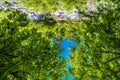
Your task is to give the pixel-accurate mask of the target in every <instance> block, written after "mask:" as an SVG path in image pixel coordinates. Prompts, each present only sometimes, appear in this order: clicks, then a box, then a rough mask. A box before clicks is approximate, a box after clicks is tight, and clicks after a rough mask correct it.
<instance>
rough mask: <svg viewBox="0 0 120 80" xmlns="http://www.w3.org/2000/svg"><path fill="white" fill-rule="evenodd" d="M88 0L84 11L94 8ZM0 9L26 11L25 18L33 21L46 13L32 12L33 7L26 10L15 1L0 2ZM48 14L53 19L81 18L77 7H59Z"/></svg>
mask: <svg viewBox="0 0 120 80" xmlns="http://www.w3.org/2000/svg"><path fill="white" fill-rule="evenodd" d="M91 2H92V1H91V0H90V1H88V3H87V6H88V10H86V12H88V11H91V10H93V11H94V10H95V9H96V5H95V4H93V3H94V2H92V3H91ZM6 4H8V5H9V7H7V6H6ZM0 9H2V10H4V11H8V10H10V9H14V10H19V11H20V13H26V14H27V18H28V19H30V20H33V21H39V20H41V19H42V17H43V16H45V15H46V14H45V13H43V12H34V10H33V9H31V10H27V9H26V8H24V7H22V6H21V5H20V4H19V3H17V2H0ZM49 14H50V15H51V16H52V17H53V19H55V20H57V21H61V20H62V21H63V20H77V21H79V20H81V17H80V16H79V14H78V10H77V9H73V10H71V11H69V12H67V11H65V10H63V9H59V10H57V11H54V12H53V11H51V12H49Z"/></svg>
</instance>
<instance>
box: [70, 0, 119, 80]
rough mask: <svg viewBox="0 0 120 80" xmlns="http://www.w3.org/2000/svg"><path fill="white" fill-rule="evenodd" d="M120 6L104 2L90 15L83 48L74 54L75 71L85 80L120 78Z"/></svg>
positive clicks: (86, 21)
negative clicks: (105, 4)
mask: <svg viewBox="0 0 120 80" xmlns="http://www.w3.org/2000/svg"><path fill="white" fill-rule="evenodd" d="M119 12H120V5H118V4H116V5H115V4H113V3H112V2H111V3H109V4H108V5H107V6H106V7H104V6H103V5H100V6H99V7H98V11H97V12H90V13H89V14H86V13H85V15H86V17H88V18H89V19H87V20H83V21H82V24H83V25H82V27H84V29H85V32H82V36H83V35H84V37H83V39H84V41H83V42H80V46H81V48H80V49H79V50H75V51H74V52H73V53H71V58H70V59H71V62H73V63H74V66H73V67H71V71H72V72H73V73H74V75H75V76H76V77H77V80H78V79H81V80H87V79H88V80H93V79H95V80H96V79H97V80H118V79H120V67H119V66H120V13H119Z"/></svg>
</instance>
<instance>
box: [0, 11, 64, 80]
mask: <svg viewBox="0 0 120 80" xmlns="http://www.w3.org/2000/svg"><path fill="white" fill-rule="evenodd" d="M28 24H29V20H27V19H26V14H21V13H19V11H13V12H11V13H10V14H9V15H8V17H7V18H6V19H3V20H1V22H0V79H1V80H13V79H17V80H27V79H28V78H30V79H31V80H35V79H37V80H39V79H42V80H43V79H46V76H47V78H51V79H52V78H56V79H59V75H61V73H60V72H59V71H60V70H61V69H62V68H63V66H64V65H65V61H62V62H59V59H60V57H59V55H58V53H59V52H60V51H59V50H58V49H59V45H58V44H52V45H53V47H51V46H50V41H49V39H46V38H45V37H42V34H41V33H40V32H39V33H38V32H37V29H36V28H33V29H24V28H27V25H28ZM55 50H57V51H55ZM48 71H51V74H49V75H48V74H47V73H48ZM55 71H56V72H55ZM53 76H54V77H53Z"/></svg>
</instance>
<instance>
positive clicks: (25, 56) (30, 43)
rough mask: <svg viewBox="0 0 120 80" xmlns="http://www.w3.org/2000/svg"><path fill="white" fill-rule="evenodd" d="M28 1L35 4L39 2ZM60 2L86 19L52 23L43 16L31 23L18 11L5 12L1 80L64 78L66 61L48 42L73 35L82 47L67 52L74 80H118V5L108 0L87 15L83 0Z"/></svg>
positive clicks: (0, 48) (115, 0)
mask: <svg viewBox="0 0 120 80" xmlns="http://www.w3.org/2000/svg"><path fill="white" fill-rule="evenodd" d="M25 1H26V0H25ZM27 1H28V4H29V2H30V3H31V2H33V4H34V5H38V4H39V3H38V2H40V1H41V0H27ZM37 1H38V2H37ZM47 1H48V2H47ZM54 1H55V0H43V2H44V5H47V4H48V3H51V4H48V6H51V5H52V2H54ZM58 1H59V0H58ZM60 1H63V2H64V5H67V4H68V3H69V4H70V5H69V6H68V7H66V8H67V9H69V8H70V6H71V5H73V4H75V7H76V8H77V9H78V10H79V15H83V16H85V19H82V20H81V21H78V22H76V21H62V22H57V21H54V22H51V21H50V20H51V19H49V17H46V18H45V19H44V20H43V21H41V22H38V21H37V22H34V21H30V20H28V19H27V15H26V14H25V13H22V14H21V13H20V12H19V11H17V10H11V11H9V14H8V13H7V12H5V13H6V14H7V16H6V17H4V18H3V19H0V80H60V79H61V76H66V75H67V74H68V71H67V70H66V68H65V65H66V63H67V61H68V60H62V58H61V57H60V56H59V53H60V52H61V51H63V49H60V44H59V43H56V42H54V43H52V41H53V40H54V39H55V38H56V36H57V37H59V38H60V39H61V40H62V39H64V38H66V37H72V38H73V39H74V40H75V41H76V43H77V44H78V45H80V48H77V46H75V47H73V48H72V47H71V48H70V49H71V50H72V52H71V53H70V57H69V61H70V62H71V63H72V64H71V66H70V69H69V70H70V72H71V73H72V74H73V75H74V77H75V80H119V79H120V13H119V12H120V1H119V0H106V2H107V1H108V3H107V4H106V5H103V4H101V5H99V6H98V7H97V11H90V12H89V13H86V12H85V11H84V10H83V9H82V8H84V7H85V6H84V5H85V3H86V1H87V0H85V1H82V0H66V1H65V0H60ZM96 1H100V0H96ZM43 2H42V3H43ZM45 2H46V3H45ZM23 4H24V2H23ZM28 4H27V3H26V4H25V5H27V6H28ZM34 5H33V6H34ZM44 5H39V6H44ZM54 6H55V5H54ZM54 6H53V7H51V9H54V8H55V7H54ZM35 7H36V6H35ZM48 8H49V7H46V9H48ZM56 8H57V5H56ZM1 12H2V11H0V13H1ZM81 39H82V40H81Z"/></svg>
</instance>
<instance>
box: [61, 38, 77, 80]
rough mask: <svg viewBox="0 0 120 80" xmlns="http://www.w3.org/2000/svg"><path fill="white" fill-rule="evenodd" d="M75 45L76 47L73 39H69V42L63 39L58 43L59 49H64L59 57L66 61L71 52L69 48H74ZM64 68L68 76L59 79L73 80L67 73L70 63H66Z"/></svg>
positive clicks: (70, 74)
mask: <svg viewBox="0 0 120 80" xmlns="http://www.w3.org/2000/svg"><path fill="white" fill-rule="evenodd" d="M75 45H76V42H75V41H74V40H73V39H70V40H68V39H67V38H65V39H63V40H62V42H61V43H60V48H64V51H63V52H61V53H60V54H59V55H60V56H61V57H63V58H65V59H68V58H69V53H70V52H71V50H70V49H69V47H70V46H75ZM65 67H66V69H67V71H68V73H69V74H68V76H67V77H61V80H75V78H74V76H73V74H72V73H70V72H69V68H70V62H68V63H67V64H66V66H65Z"/></svg>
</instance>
